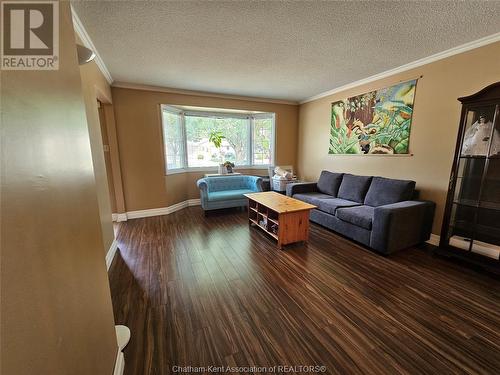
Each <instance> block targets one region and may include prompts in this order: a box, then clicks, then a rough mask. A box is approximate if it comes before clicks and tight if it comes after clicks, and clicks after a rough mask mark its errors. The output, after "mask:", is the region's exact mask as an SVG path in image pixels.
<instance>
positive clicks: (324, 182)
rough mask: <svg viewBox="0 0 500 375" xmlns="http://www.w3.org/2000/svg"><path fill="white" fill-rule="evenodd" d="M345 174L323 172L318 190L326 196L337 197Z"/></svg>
mask: <svg viewBox="0 0 500 375" xmlns="http://www.w3.org/2000/svg"><path fill="white" fill-rule="evenodd" d="M343 175H344V174H343V173H333V172H329V171H322V172H321V175H320V176H319V180H318V190H319V191H320V192H322V193H324V194H328V195H331V196H333V197H336V196H337V193H338V192H339V187H340V183H341V182H342V176H343Z"/></svg>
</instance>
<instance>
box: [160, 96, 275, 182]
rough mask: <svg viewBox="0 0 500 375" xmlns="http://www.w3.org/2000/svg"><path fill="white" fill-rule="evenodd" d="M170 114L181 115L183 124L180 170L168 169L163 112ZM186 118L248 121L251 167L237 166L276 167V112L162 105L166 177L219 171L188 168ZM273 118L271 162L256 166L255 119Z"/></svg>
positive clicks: (240, 167)
mask: <svg viewBox="0 0 500 375" xmlns="http://www.w3.org/2000/svg"><path fill="white" fill-rule="evenodd" d="M164 111H165V112H170V113H173V114H176V115H179V116H180V118H179V120H180V122H181V137H182V142H183V146H182V150H183V154H182V156H181V161H182V165H183V166H182V167H180V168H170V169H169V168H168V161H167V158H168V157H167V145H166V142H165V135H166V131H165V130H166V129H165V122H164V117H163V112H164ZM186 116H198V117H215V118H221V117H222V118H240V119H248V120H249V121H248V127H249V129H248V132H249V135H248V151H247V152H248V153H249V154H248V155H247V160H250V162H251V164H249V165H237V166H236V168H238V169H266V170H267V168H268V167H269V166H271V165H274V162H275V150H276V113H274V112H258V113H251V112H248V113H245V112H222V111H221V112H218V111H209V110H207V111H205V110H200V111H197V110H191V109H189V110H183V109H181V108H178V107H175V106H174V105H168V104H161V105H160V118H161V124H162V143H163V145H162V148H163V160H164V170H165V175H171V174H177V173H187V172H213V171H217V170H218V167H217V166H206V167H189V166H188V148H187V136H186V120H185V117H186ZM269 117H271V118H272V129H271V162H270V163H269V164H254V140H253V138H254V137H253V132H254V126H255V119H257V118H269Z"/></svg>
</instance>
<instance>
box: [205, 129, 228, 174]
mask: <svg viewBox="0 0 500 375" xmlns="http://www.w3.org/2000/svg"><path fill="white" fill-rule="evenodd" d="M225 138H226V137H225V136H224V134H222V132H220V131H212V132H210V134H209V136H208V140H209V142H212V143H213V144H214V146H215V148H216V149H217V150H218V151H219V157H220V161H221V163H220V164H219V169H218V172H217V173H219V174H226V172H227V169H226V167H225V165H224V164H223V163H222V155H221V154H220V148H221V146H222V140H223V139H225Z"/></svg>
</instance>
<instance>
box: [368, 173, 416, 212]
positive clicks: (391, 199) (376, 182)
mask: <svg viewBox="0 0 500 375" xmlns="http://www.w3.org/2000/svg"><path fill="white" fill-rule="evenodd" d="M414 191H415V181H409V180H395V179H392V178H384V177H373V180H372V183H371V184H370V188H369V189H368V193H366V197H365V204H366V205H367V206H372V207H377V206H383V205H385V204H391V203H397V202H402V201H407V200H411V199H412V197H413V193H414Z"/></svg>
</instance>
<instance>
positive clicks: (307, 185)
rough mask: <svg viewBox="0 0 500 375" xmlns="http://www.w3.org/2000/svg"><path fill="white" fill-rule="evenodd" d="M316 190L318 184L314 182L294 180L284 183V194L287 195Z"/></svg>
mask: <svg viewBox="0 0 500 375" xmlns="http://www.w3.org/2000/svg"><path fill="white" fill-rule="evenodd" d="M316 191H318V184H317V183H316V182H295V183H292V184H288V185H286V195H287V196H289V197H291V196H292V195H294V194H300V193H314V192H316Z"/></svg>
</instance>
